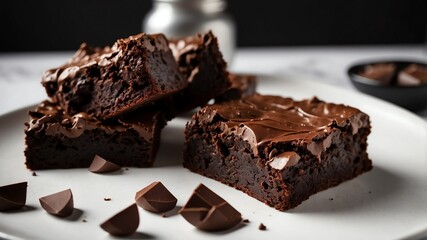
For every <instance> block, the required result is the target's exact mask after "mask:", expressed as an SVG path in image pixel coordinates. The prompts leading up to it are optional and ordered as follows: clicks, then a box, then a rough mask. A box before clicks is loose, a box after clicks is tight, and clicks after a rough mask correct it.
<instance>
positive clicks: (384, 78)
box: [360, 63, 396, 85]
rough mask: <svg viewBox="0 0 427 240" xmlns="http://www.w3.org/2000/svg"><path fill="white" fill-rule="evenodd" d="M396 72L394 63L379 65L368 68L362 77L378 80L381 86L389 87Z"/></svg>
mask: <svg viewBox="0 0 427 240" xmlns="http://www.w3.org/2000/svg"><path fill="white" fill-rule="evenodd" d="M395 70H396V65H395V64H393V63H379V64H372V65H368V66H366V68H365V69H364V71H363V72H361V73H360V75H361V76H362V77H365V78H369V79H372V80H377V81H378V83H380V84H383V85H387V84H389V83H390V82H391V81H392V79H393V75H394V71H395Z"/></svg>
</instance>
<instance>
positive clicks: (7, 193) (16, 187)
mask: <svg viewBox="0 0 427 240" xmlns="http://www.w3.org/2000/svg"><path fill="white" fill-rule="evenodd" d="M26 200H27V182H20V183H15V184H10V185H5V186H1V187H0V211H1V212H3V211H10V210H15V209H19V208H21V207H23V206H25V202H26Z"/></svg>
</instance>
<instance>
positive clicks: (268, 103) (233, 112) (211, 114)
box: [192, 94, 368, 155]
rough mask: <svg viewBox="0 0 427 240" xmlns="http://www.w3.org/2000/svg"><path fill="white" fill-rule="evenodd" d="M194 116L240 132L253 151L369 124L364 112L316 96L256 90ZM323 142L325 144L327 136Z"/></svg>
mask: <svg viewBox="0 0 427 240" xmlns="http://www.w3.org/2000/svg"><path fill="white" fill-rule="evenodd" d="M196 118H197V119H199V121H201V122H205V123H213V122H218V121H220V122H223V123H224V124H223V126H222V128H224V129H223V131H224V132H233V133H235V134H238V135H241V136H242V137H243V139H245V140H247V141H248V142H249V143H250V144H251V146H252V148H253V150H254V152H255V153H257V150H256V149H257V147H258V146H262V145H265V144H269V143H278V142H292V141H296V143H297V144H310V143H311V142H313V141H315V140H317V139H319V138H324V137H325V136H326V135H327V134H328V133H329V132H331V131H332V130H333V129H334V128H347V127H351V132H352V134H356V133H357V131H358V130H359V128H360V127H364V126H367V125H368V117H367V115H366V114H364V113H362V112H361V111H360V110H358V109H356V108H352V107H349V106H345V105H342V104H333V103H326V102H323V101H321V100H319V99H317V98H315V97H314V98H312V99H308V100H302V101H294V100H292V99H291V98H282V97H279V96H263V95H259V94H255V95H253V96H248V97H244V98H242V99H241V100H233V101H229V102H223V103H218V104H213V105H208V106H206V107H204V108H203V109H201V110H200V111H199V112H198V113H197V114H196ZM192 121H194V119H193V120H192ZM329 142H330V140H329ZM322 144H323V145H327V144H328V140H327V139H326V140H325V141H322ZM318 147H319V146H317V145H316V144H313V146H311V147H310V145H309V146H308V149H309V150H310V148H311V150H313V151H312V152H313V153H314V152H318V151H322V150H324V149H318ZM324 148H327V146H324ZM314 154H316V155H317V154H318V153H314Z"/></svg>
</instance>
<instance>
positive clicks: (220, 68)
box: [169, 31, 230, 113]
mask: <svg viewBox="0 0 427 240" xmlns="http://www.w3.org/2000/svg"><path fill="white" fill-rule="evenodd" d="M169 46H170V48H171V49H172V52H173V55H174V56H175V59H176V61H177V63H178V66H179V70H180V72H181V73H182V74H183V75H184V76H185V77H186V78H187V81H188V83H189V84H188V87H187V88H186V89H185V90H184V91H182V92H180V93H178V94H175V95H174V96H173V104H174V107H173V108H174V109H175V111H176V112H178V113H180V112H183V111H188V110H191V109H193V108H195V107H198V106H204V105H206V103H208V101H209V100H210V99H212V98H214V97H216V96H218V95H219V94H221V93H222V92H224V91H225V90H226V89H227V88H228V87H229V86H230V82H229V80H228V72H227V64H226V62H225V61H224V59H223V57H222V54H221V52H220V50H219V46H218V40H217V38H216V37H215V36H214V34H213V33H212V32H211V31H209V32H208V33H206V34H197V35H195V36H192V37H187V38H184V39H170V41H169Z"/></svg>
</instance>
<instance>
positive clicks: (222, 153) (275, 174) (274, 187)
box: [183, 94, 372, 211]
mask: <svg viewBox="0 0 427 240" xmlns="http://www.w3.org/2000/svg"><path fill="white" fill-rule="evenodd" d="M370 128H371V127H370V121H369V116H368V115H366V114H365V113H363V112H361V111H360V110H358V109H355V108H352V107H349V106H345V105H340V104H332V103H326V102H323V101H321V100H318V99H317V98H313V99H309V100H302V101H294V100H292V99H290V98H282V97H279V96H263V95H259V94H255V95H253V96H248V97H244V98H243V99H241V100H233V101H228V102H223V103H218V104H214V105H208V106H206V107H204V108H202V109H201V110H200V111H199V112H197V113H196V114H194V116H193V118H192V120H191V121H189V122H188V124H187V127H186V144H185V145H186V147H185V151H184V163H183V164H184V166H185V167H186V168H188V169H190V170H191V171H194V172H196V173H199V174H202V175H205V176H208V177H210V178H213V179H216V180H218V181H221V182H223V183H225V184H228V185H230V186H233V187H235V188H237V189H239V190H242V191H243V192H245V193H247V194H249V195H250V196H252V197H254V198H257V199H258V200H260V201H262V202H264V203H266V204H268V205H269V206H272V207H274V208H276V209H278V210H281V211H285V210H288V209H290V208H294V207H296V206H297V205H299V204H300V203H301V202H302V201H304V200H306V199H308V198H309V197H310V195H312V194H314V193H316V192H319V191H321V190H324V189H327V188H329V187H333V186H335V185H338V184H339V183H341V182H343V181H346V180H349V179H352V178H354V177H356V176H357V175H359V174H362V173H363V172H366V171H368V170H370V169H371V168H372V163H371V160H370V159H369V158H368V154H367V152H366V149H367V142H366V140H367V137H368V135H369V133H370Z"/></svg>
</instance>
